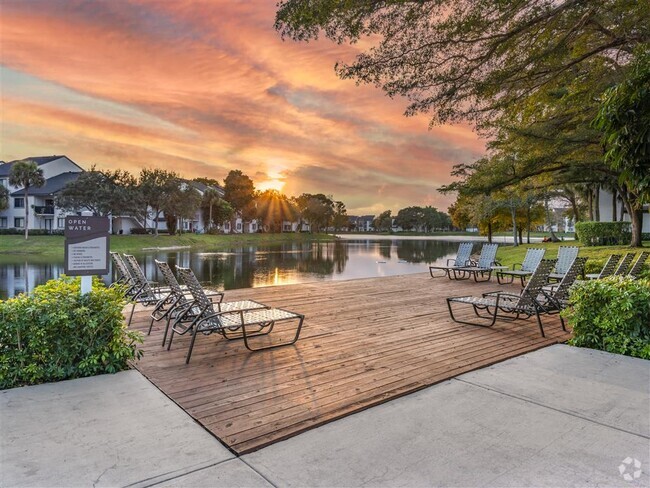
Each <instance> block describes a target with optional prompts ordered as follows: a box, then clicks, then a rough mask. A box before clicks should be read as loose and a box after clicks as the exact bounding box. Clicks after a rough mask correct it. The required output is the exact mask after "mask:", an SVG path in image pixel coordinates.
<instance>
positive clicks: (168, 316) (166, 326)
mask: <svg viewBox="0 0 650 488" xmlns="http://www.w3.org/2000/svg"><path fill="white" fill-rule="evenodd" d="M171 318H172V317H171V314H168V315H167V323H166V324H165V333H164V334H163V340H162V346H163V347H165V342H166V341H167V334H168V333H169V321H170V320H171Z"/></svg>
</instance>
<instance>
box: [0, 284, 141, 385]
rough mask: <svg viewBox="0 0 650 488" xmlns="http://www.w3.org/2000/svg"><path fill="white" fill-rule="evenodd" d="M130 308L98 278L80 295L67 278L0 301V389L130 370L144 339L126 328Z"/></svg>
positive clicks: (115, 290) (117, 289) (119, 291)
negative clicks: (124, 310) (125, 315)
mask: <svg viewBox="0 0 650 488" xmlns="http://www.w3.org/2000/svg"><path fill="white" fill-rule="evenodd" d="M125 304H126V299H125V298H124V292H123V289H121V288H120V287H114V288H107V287H106V286H105V285H104V284H103V283H102V282H101V281H100V280H98V279H96V280H95V281H94V282H93V289H92V292H90V293H88V294H87V295H85V296H81V294H80V280H79V279H74V278H70V277H66V276H64V277H61V278H59V279H56V280H50V281H48V282H47V283H46V284H44V285H41V286H38V287H36V288H35V289H34V292H33V294H32V295H24V294H21V295H18V296H17V297H15V298H11V299H9V300H6V301H0V389H5V388H13V387H17V386H23V385H35V384H39V383H45V382H49V381H59V380H65V379H70V378H80V377H84V376H93V375H97V374H103V373H115V372H117V371H121V370H123V369H127V368H128V361H130V360H133V359H136V358H139V357H140V356H141V354H142V353H141V351H140V350H139V349H138V348H137V344H138V343H140V342H142V338H141V335H140V333H138V332H134V331H128V330H127V329H126V323H125V320H124V317H123V315H122V309H123V307H124V305H125Z"/></svg>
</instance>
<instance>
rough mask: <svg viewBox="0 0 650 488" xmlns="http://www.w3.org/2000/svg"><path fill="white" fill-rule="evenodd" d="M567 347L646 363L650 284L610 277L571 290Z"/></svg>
mask: <svg viewBox="0 0 650 488" xmlns="http://www.w3.org/2000/svg"><path fill="white" fill-rule="evenodd" d="M570 301H571V306H570V307H569V308H567V309H566V310H565V311H564V312H562V314H563V316H564V317H565V318H566V319H567V320H568V323H569V325H571V326H572V327H573V339H571V340H570V341H569V343H570V344H571V345H574V346H580V347H590V348H592V349H600V350H603V351H608V352H614V353H618V354H625V355H626V356H634V357H639V358H645V359H650V280H645V279H644V280H633V279H631V278H620V277H612V278H605V279H603V280H592V281H582V282H578V283H576V284H575V285H574V286H573V287H572V288H571V295H570Z"/></svg>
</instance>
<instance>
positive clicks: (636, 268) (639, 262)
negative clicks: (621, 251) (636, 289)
mask: <svg viewBox="0 0 650 488" xmlns="http://www.w3.org/2000/svg"><path fill="white" fill-rule="evenodd" d="M649 256H650V252H648V251H643V252H641V254H639V257H638V258H637V259H636V261H635V262H634V264H633V265H632V267H631V268H630V270H629V271H628V272H627V275H628V276H631V277H632V278H638V277H639V276H640V275H641V271H642V270H643V266H644V265H645V262H646V261H647V260H648V257H649Z"/></svg>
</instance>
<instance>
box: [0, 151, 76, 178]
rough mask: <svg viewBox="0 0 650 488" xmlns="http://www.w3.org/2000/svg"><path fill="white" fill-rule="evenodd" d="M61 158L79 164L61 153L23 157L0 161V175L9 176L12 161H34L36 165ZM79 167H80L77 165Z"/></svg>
mask: <svg viewBox="0 0 650 488" xmlns="http://www.w3.org/2000/svg"><path fill="white" fill-rule="evenodd" d="M61 158H66V159H68V160H69V161H70V162H71V163H72V164H74V165H75V166H79V165H78V164H77V163H75V162H74V161H72V159H70V158H68V157H67V156H64V155H61V156H36V157H33V158H25V159H17V160H15V161H10V162H8V163H4V162H3V163H2V164H0V176H9V173H10V172H11V167H12V166H13V165H14V163H19V162H22V161H34V162H35V163H36V165H37V166H42V165H44V164H46V163H49V162H51V161H56V160H57V159H61ZM79 168H80V169H81V167H80V166H79Z"/></svg>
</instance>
